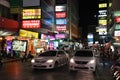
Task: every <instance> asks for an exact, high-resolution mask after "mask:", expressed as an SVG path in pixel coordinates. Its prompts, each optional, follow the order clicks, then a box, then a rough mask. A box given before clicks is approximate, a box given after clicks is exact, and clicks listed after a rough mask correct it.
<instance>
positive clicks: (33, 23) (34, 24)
mask: <svg viewBox="0 0 120 80" xmlns="http://www.w3.org/2000/svg"><path fill="white" fill-rule="evenodd" d="M22 28H40V20H23V21H22Z"/></svg>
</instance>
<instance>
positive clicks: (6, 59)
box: [2, 58, 20, 63]
mask: <svg viewBox="0 0 120 80" xmlns="http://www.w3.org/2000/svg"><path fill="white" fill-rule="evenodd" d="M14 61H20V58H3V59H2V62H3V63H8V62H14Z"/></svg>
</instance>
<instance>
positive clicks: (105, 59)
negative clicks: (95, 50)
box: [100, 47, 120, 68]
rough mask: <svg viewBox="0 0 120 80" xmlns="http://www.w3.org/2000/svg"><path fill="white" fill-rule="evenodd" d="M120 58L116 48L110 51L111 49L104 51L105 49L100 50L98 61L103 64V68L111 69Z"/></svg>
mask: <svg viewBox="0 0 120 80" xmlns="http://www.w3.org/2000/svg"><path fill="white" fill-rule="evenodd" d="M119 58H120V53H119V51H118V49H117V48H115V49H114V51H112V49H110V48H109V49H106V48H105V47H101V48H100V61H101V62H102V63H103V67H104V68H105V67H106V65H108V66H109V67H111V65H112V64H114V63H115V62H116V61H117V60H118V59H119Z"/></svg>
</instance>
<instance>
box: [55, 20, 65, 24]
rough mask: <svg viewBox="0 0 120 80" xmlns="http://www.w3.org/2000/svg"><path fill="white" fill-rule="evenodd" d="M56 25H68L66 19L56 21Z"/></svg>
mask: <svg viewBox="0 0 120 80" xmlns="http://www.w3.org/2000/svg"><path fill="white" fill-rule="evenodd" d="M56 24H58V25H61V24H67V21H66V19H56Z"/></svg>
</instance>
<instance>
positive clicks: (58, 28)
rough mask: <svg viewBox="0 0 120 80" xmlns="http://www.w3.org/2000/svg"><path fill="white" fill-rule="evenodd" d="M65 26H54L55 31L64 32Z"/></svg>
mask: <svg viewBox="0 0 120 80" xmlns="http://www.w3.org/2000/svg"><path fill="white" fill-rule="evenodd" d="M66 30H67V29H66V25H56V31H66Z"/></svg>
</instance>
